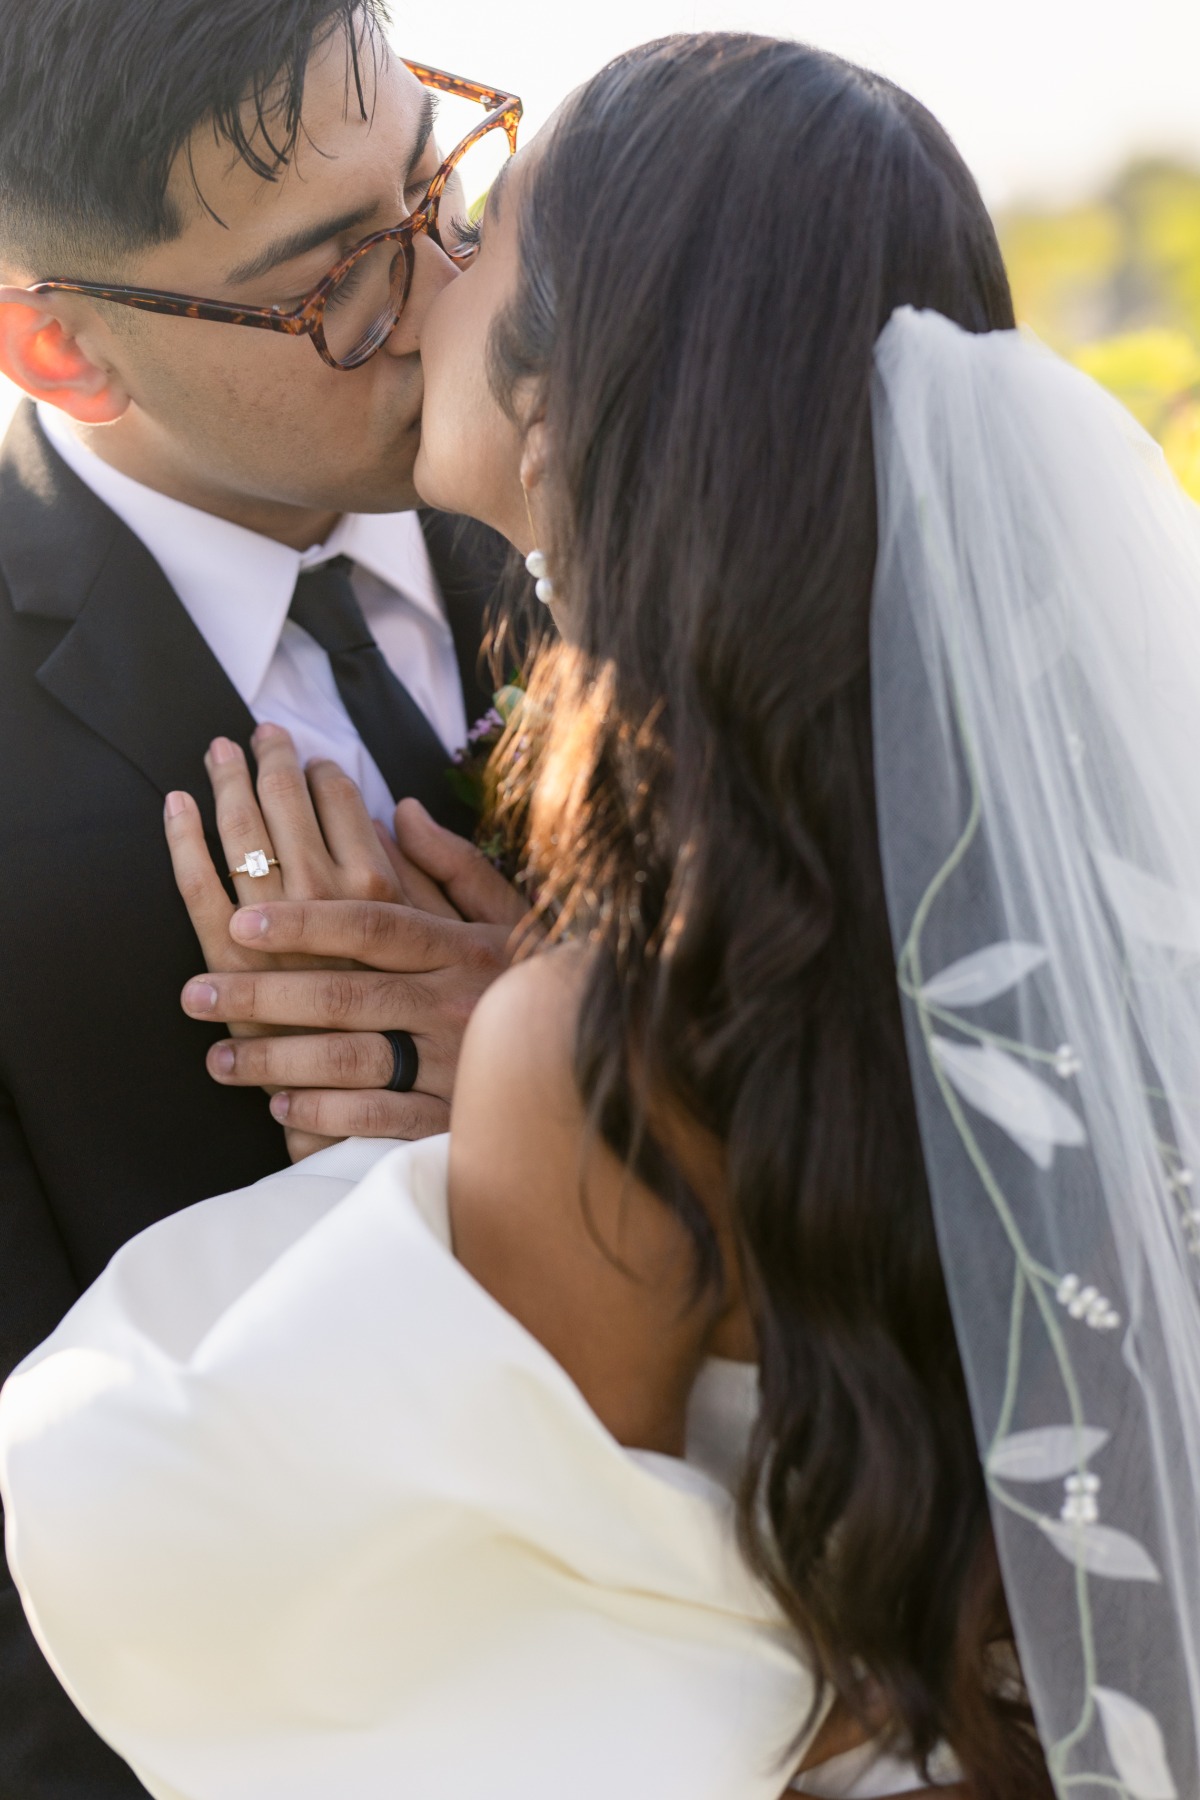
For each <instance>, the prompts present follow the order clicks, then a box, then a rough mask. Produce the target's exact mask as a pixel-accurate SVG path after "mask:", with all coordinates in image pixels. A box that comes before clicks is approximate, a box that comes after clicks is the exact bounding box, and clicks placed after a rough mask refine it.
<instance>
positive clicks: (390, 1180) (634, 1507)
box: [0, 1138, 918, 1800]
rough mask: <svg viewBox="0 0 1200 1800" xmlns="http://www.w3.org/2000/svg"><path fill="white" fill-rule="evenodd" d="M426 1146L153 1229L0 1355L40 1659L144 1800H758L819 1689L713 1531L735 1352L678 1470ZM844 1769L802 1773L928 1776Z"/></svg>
mask: <svg viewBox="0 0 1200 1800" xmlns="http://www.w3.org/2000/svg"><path fill="white" fill-rule="evenodd" d="M448 1141H449V1140H448V1139H444V1138H442V1139H434V1140H430V1141H427V1142H425V1143H420V1144H414V1145H406V1146H403V1147H401V1148H399V1149H396V1148H393V1147H391V1146H388V1145H380V1144H368V1143H365V1142H351V1143H348V1144H343V1145H339V1146H337V1147H336V1148H334V1149H332V1150H329V1151H326V1152H324V1153H323V1154H321V1155H320V1156H317V1157H314V1158H312V1159H311V1160H310V1161H308V1162H305V1163H303V1164H301V1165H299V1166H298V1167H296V1168H294V1169H291V1170H288V1171H285V1172H284V1173H282V1174H280V1175H277V1176H272V1177H270V1178H268V1179H267V1180H265V1181H262V1182H260V1183H258V1185H257V1186H255V1187H252V1188H248V1189H245V1190H243V1191H242V1192H240V1193H234V1194H228V1195H224V1196H221V1197H220V1198H218V1199H215V1200H210V1201H206V1202H204V1203H203V1204H202V1205H199V1206H195V1207H192V1208H190V1209H189V1210H188V1211H186V1212H183V1213H180V1214H177V1215H176V1216H175V1217H173V1218H169V1219H167V1220H165V1221H163V1222H162V1223H161V1224H159V1225H156V1226H154V1227H153V1228H152V1229H151V1230H149V1231H147V1232H145V1233H143V1234H142V1235H141V1236H140V1237H138V1238H136V1239H135V1240H134V1241H133V1242H132V1243H130V1244H129V1245H127V1246H126V1247H125V1248H124V1249H123V1250H122V1251H121V1252H120V1253H119V1254H118V1255H117V1256H116V1257H115V1258H114V1260H113V1262H112V1263H111V1265H110V1266H109V1268H108V1270H107V1271H106V1273H105V1274H104V1275H103V1276H102V1277H101V1279H100V1280H99V1281H98V1282H97V1283H96V1284H95V1285H94V1286H93V1287H92V1289H91V1290H90V1291H89V1292H88V1293H87V1294H86V1295H85V1296H84V1298H83V1299H82V1300H81V1301H80V1302H79V1303H78V1304H77V1305H76V1307H75V1308H74V1309H73V1311H72V1312H71V1313H70V1314H69V1316H68V1317H67V1319H66V1320H65V1321H64V1322H63V1324H62V1325H61V1326H60V1327H59V1329H58V1330H57V1331H56V1332H55V1333H54V1335H53V1336H52V1337H51V1338H50V1339H49V1340H48V1341H47V1342H46V1343H45V1344H43V1345H42V1346H41V1348H40V1349H39V1350H38V1351H36V1352H35V1353H34V1355H33V1356H31V1357H30V1358H29V1359H28V1360H27V1361H26V1362H25V1363H24V1364H23V1365H22V1367H21V1368H20V1369H19V1370H18V1371H17V1373H16V1374H15V1375H14V1376H13V1377H12V1378H11V1380H10V1381H9V1383H8V1385H7V1386H6V1388H5V1390H4V1394H3V1397H2V1399H0V1475H2V1486H3V1494H4V1501H5V1507H6V1511H7V1521H8V1554H9V1560H10V1563H11V1566H12V1569H13V1572H14V1575H15V1578H16V1581H17V1584H18V1587H19V1589H20V1591H21V1596H22V1599H23V1601H24V1604H25V1608H26V1611H27V1613H28V1615H29V1617H30V1620H31V1622H32V1624H33V1627H34V1630H35V1632H36V1633H37V1636H38V1639H39V1641H40V1643H41V1645H42V1647H43V1649H44V1650H45V1652H46V1654H47V1655H48V1657H49V1659H50V1661H51V1663H52V1664H53V1666H54V1668H55V1670H56V1672H57V1674H58V1676H59V1678H60V1680H61V1681H62V1682H63V1684H64V1686H65V1687H66V1688H67V1690H68V1692H69V1693H70V1694H71V1696H72V1698H73V1699H74V1701H75V1702H76V1704H77V1705H78V1706H79V1708H80V1710H81V1711H82V1712H83V1713H84V1714H85V1715H86V1717H87V1718H88V1719H89V1720H90V1721H91V1723H92V1724H93V1725H94V1726H95V1727H96V1729H97V1730H98V1731H99V1732H100V1733H101V1735H102V1736H104V1737H105V1738H106V1739H107V1740H108V1741H109V1742H110V1743H111V1744H113V1745H114V1746H115V1748H116V1749H117V1750H119V1751H120V1753H121V1754H122V1755H123V1756H124V1757H126V1758H127V1760H128V1761H129V1762H130V1763H131V1764H132V1766H133V1768H134V1769H135V1770H136V1772H137V1774H138V1775H139V1777H140V1779H141V1780H142V1781H143V1783H144V1784H145V1786H146V1787H147V1788H148V1789H149V1791H150V1793H151V1794H152V1795H154V1796H155V1797H156V1800H399V1797H403V1800H484V1797H485V1796H486V1800H643V1797H644V1800H779V1796H780V1794H781V1793H782V1791H783V1790H784V1788H785V1787H786V1784H787V1779H788V1775H787V1771H788V1768H789V1767H794V1766H795V1760H796V1759H795V1758H794V1757H792V1758H791V1759H790V1760H789V1759H788V1758H787V1757H786V1754H785V1753H786V1750H787V1746H788V1744H789V1743H790V1741H791V1740H792V1738H793V1736H794V1733H795V1731H796V1729H797V1726H798V1725H799V1723H800V1722H801V1721H802V1720H803V1718H804V1715H805V1710H806V1708H807V1705H808V1702H809V1698H810V1696H811V1691H812V1690H811V1681H810V1677H809V1675H808V1673H807V1671H806V1670H805V1668H804V1667H803V1666H802V1665H801V1663H800V1662H799V1661H798V1660H797V1658H796V1656H795V1654H794V1652H793V1649H792V1646H791V1643H790V1640H789V1637H788V1634H787V1632H786V1631H785V1629H784V1627H783V1624H782V1622H781V1620H780V1618H779V1616H778V1614H777V1613H776V1611H775V1609H774V1608H773V1606H772V1604H771V1603H770V1601H769V1600H768V1599H767V1597H766V1596H765V1595H764V1593H763V1591H762V1590H761V1588H760V1587H759V1586H758V1585H757V1584H756V1583H755V1582H754V1581H753V1580H752V1579H751V1577H750V1576H749V1574H748V1572H747V1571H746V1569H745V1567H744V1566H743V1564H742V1562H741V1560H740V1558H739V1556H738V1553H737V1550H736V1547H735V1543H734V1536H733V1529H732V1502H731V1498H730V1493H729V1484H730V1483H731V1482H732V1480H733V1479H734V1477H735V1474H736V1470H737V1466H738V1463H739V1460H740V1456H741V1454H742V1451H743V1449H744V1445H745V1440H746V1435H747V1432H748V1430H749V1426H750V1424H751V1421H752V1417H753V1409H754V1382H753V1372H752V1371H751V1370H749V1369H747V1368H745V1367H744V1366H740V1365H735V1364H729V1363H714V1364H711V1365H710V1366H709V1367H708V1368H707V1369H706V1371H705V1372H704V1374H703V1376H702V1378H701V1381H700V1382H699V1384H698V1387H697V1391H696V1395H695V1400H694V1404H693V1409H692V1416H691V1420H690V1436H689V1446H688V1459H687V1460H686V1461H682V1460H677V1459H674V1458H670V1457H665V1456H658V1455H652V1454H644V1453H630V1452H627V1451H625V1450H623V1449H621V1447H620V1446H619V1445H618V1444H616V1443H615V1441H614V1440H613V1439H612V1438H611V1437H610V1436H609V1435H608V1433H607V1432H606V1431H605V1430H604V1429H603V1427H602V1426H601V1425H600V1424H599V1422H598V1421H597V1419H596V1418H595V1416H594V1415H593V1414H592V1413H591V1412H590V1411H589V1409H588V1407H587V1406H586V1405H585V1403H584V1401H583V1399H582V1397H581V1396H580V1394H579V1392H578V1391H577V1390H576V1388H575V1387H574V1386H573V1385H572V1383H571V1382H570V1381H569V1380H568V1378H567V1377H566V1375H565V1374H564V1373H563V1371H562V1369H561V1368H560V1367H559V1366H558V1364H557V1363H555V1362H554V1361H553V1360H552V1358H551V1357H550V1356H549V1355H548V1354H547V1353H546V1352H545V1351H544V1350H543V1349H542V1347H541V1346H540V1345H539V1344H538V1343H537V1342H536V1341H535V1340H534V1339H533V1338H531V1337H530V1336H529V1335H528V1333H527V1332H525V1331H524V1330H523V1328H522V1327H521V1326H520V1325H519V1324H517V1322H516V1321H515V1320H514V1319H513V1318H512V1317H510V1315H509V1314H507V1313H506V1312H504V1311H503V1309H502V1308H501V1307H499V1306H498V1305H497V1304H496V1303H495V1302H494V1301H493V1300H492V1299H491V1297H490V1296H489V1295H488V1294H487V1293H486V1292H484V1290H483V1289H482V1288H480V1287H479V1286H478V1285H477V1283H476V1282H475V1281H474V1280H473V1279H472V1278H471V1277H470V1276H469V1275H468V1274H467V1272H466V1271H465V1270H464V1269H463V1268H462V1266H461V1265H460V1264H459V1263H457V1262H456V1261H455V1259H454V1256H453V1254H452V1251H451V1248H450V1233H449V1221H448V1210H447V1201H446V1166H447V1145H448ZM862 1761H863V1759H862V1758H861V1757H860V1758H851V1759H846V1758H842V1759H839V1761H838V1762H837V1763H830V1764H826V1765H824V1767H823V1769H822V1770H820V1771H818V1772H813V1774H811V1775H810V1776H808V1777H806V1783H807V1785H806V1786H804V1787H803V1788H801V1789H800V1790H799V1791H802V1792H808V1793H820V1794H831V1795H846V1796H849V1795H855V1796H859V1797H861V1800H865V1796H868V1795H878V1794H892V1793H896V1792H899V1791H901V1790H903V1789H908V1788H911V1787H913V1786H916V1785H918V1783H917V1779H916V1777H915V1775H914V1773H913V1771H912V1770H911V1769H908V1770H905V1769H903V1768H900V1767H899V1766H898V1765H896V1764H895V1763H891V1762H890V1761H889V1762H888V1763H886V1764H885V1763H883V1762H878V1763H876V1764H875V1765H874V1766H873V1767H872V1768H870V1769H867V1770H866V1771H865V1772H864V1770H863V1767H862ZM839 1784H840V1785H839Z"/></svg>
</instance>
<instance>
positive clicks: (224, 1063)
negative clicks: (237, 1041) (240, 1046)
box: [209, 1044, 237, 1075]
mask: <svg viewBox="0 0 1200 1800" xmlns="http://www.w3.org/2000/svg"><path fill="white" fill-rule="evenodd" d="M236 1061H237V1057H236V1056H235V1055H234V1053H233V1046H232V1045H231V1044H218V1045H217V1046H216V1048H215V1050H211V1051H210V1052H209V1063H210V1066H211V1067H212V1069H213V1070H214V1072H215V1073H216V1074H218V1075H232V1074H233V1065H234V1063H235V1062H236Z"/></svg>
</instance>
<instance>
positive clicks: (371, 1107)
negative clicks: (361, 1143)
mask: <svg viewBox="0 0 1200 1800" xmlns="http://www.w3.org/2000/svg"><path fill="white" fill-rule="evenodd" d="M350 1121H351V1130H352V1132H353V1134H354V1136H356V1137H390V1136H391V1135H392V1133H393V1131H394V1129H395V1124H396V1121H395V1118H394V1116H393V1109H392V1107H391V1105H390V1104H389V1100H388V1097H387V1096H386V1095H383V1094H372V1093H362V1094H359V1095H357V1096H356V1097H355V1099H354V1101H353V1102H352V1104H351V1107H350Z"/></svg>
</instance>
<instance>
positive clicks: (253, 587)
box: [38, 403, 445, 706]
mask: <svg viewBox="0 0 1200 1800" xmlns="http://www.w3.org/2000/svg"><path fill="white" fill-rule="evenodd" d="M38 420H39V422H40V424H41V426H42V429H43V430H44V431H45V433H46V436H47V437H48V438H49V439H50V442H51V443H52V444H53V446H54V448H55V450H56V451H57V452H58V454H59V455H60V456H61V457H62V459H63V461H64V462H65V463H66V464H67V466H68V468H70V469H71V470H72V471H73V473H74V474H76V475H78V477H79V479H80V480H81V481H83V482H85V483H86V485H87V486H88V487H89V488H91V490H92V492H93V493H94V494H95V495H96V496H97V497H98V498H99V499H100V500H102V501H103V502H104V503H105V505H106V506H108V507H109V508H110V509H111V510H112V511H113V512H114V513H116V515H117V517H118V518H119V519H120V520H121V521H122V522H123V523H124V524H125V525H127V526H128V527H129V529H130V530H131V531H132V532H133V533H134V535H135V536H136V537H138V538H140V539H141V541H142V543H143V544H144V545H145V546H146V549H147V550H148V551H149V552H150V554H151V556H153V558H154V560H155V561H156V562H157V564H158V566H159V567H160V569H161V570H162V572H163V574H164V575H165V576H166V578H167V580H168V581H169V582H170V584H171V586H172V587H173V588H174V590H175V592H176V594H177V595H178V596H179V599H180V601H181V603H182V605H183V607H184V609H185V611H186V612H187V613H188V615H189V617H190V618H191V620H192V622H193V624H194V625H195V626H196V628H197V630H198V631H199V632H200V634H201V636H202V637H203V638H204V640H205V642H206V643H207V645H208V647H209V649H210V650H211V651H212V653H213V655H214V656H215V657H216V658H217V661H218V662H219V663H220V664H221V666H222V668H223V669H224V670H225V673H226V675H227V676H228V677H229V680H230V682H231V683H232V684H233V687H234V688H235V689H236V691H237V693H238V694H239V695H240V696H241V698H242V700H243V701H244V702H245V704H246V705H247V706H251V705H252V703H253V700H254V696H255V695H256V694H257V693H258V690H259V688H260V687H261V686H262V684H263V681H264V679H265V678H266V674H267V670H268V669H269V667H270V665H271V661H272V658H273V657H274V655H275V651H276V647H277V645H278V643H279V637H280V633H281V632H282V630H283V627H284V625H285V624H286V622H287V615H288V608H289V607H290V606H291V603H292V595H293V593H294V592H295V588H296V580H297V577H298V576H299V574H300V572H301V570H302V569H310V568H315V567H316V566H317V565H318V564H320V563H323V562H327V561H328V560H329V558H330V557H332V556H348V557H350V558H351V560H352V561H353V562H355V563H357V564H360V565H361V566H362V567H363V568H365V569H368V570H369V571H370V573H371V574H372V575H374V576H375V577H376V578H377V579H378V580H379V581H381V582H383V583H384V584H385V585H386V586H387V587H389V588H393V589H398V590H400V591H401V592H403V594H404V595H405V597H406V598H408V599H409V600H410V601H411V602H412V603H413V605H414V606H416V607H417V608H418V609H419V610H420V611H421V612H424V613H427V614H429V615H431V616H432V617H433V618H435V619H437V620H438V622H439V623H441V624H442V625H443V627H444V625H445V614H444V611H443V608H442V605H441V601H440V598H439V595H438V592H437V587H436V584H435V582H434V579H433V574H432V570H431V569H430V566H429V559H428V556H427V554H426V552H425V540H424V537H423V534H422V532H421V528H420V522H419V520H418V518H417V515H416V514H415V513H378V514H369V513H347V514H346V515H345V516H344V517H343V518H341V519H340V520H339V521H338V523H337V525H336V526H335V527H334V529H333V531H332V532H331V533H330V535H329V538H328V539H327V541H326V542H325V543H324V544H318V545H314V546H313V547H312V548H311V549H309V550H305V551H303V552H301V551H299V550H292V549H289V548H288V546H287V545H286V544H279V543H276V542H275V540H274V539H273V538H266V537H261V536H260V535H259V534H258V533H257V532H255V531H247V530H246V529H245V527H244V526H241V525H234V524H231V523H230V521H229V520H228V519H220V518H217V517H216V516H215V514H213V513H207V512H202V511H201V510H200V509H199V508H198V507H194V506H188V505H186V504H185V503H184V502H183V501H182V500H173V499H171V498H170V497H169V496H168V495H166V494H160V493H158V492H157V491H156V490H155V489H154V488H148V487H146V486H144V485H143V483H142V482H140V481H134V480H133V479H132V478H131V477H130V476H128V475H123V474H122V473H121V471H120V470H119V469H114V468H113V467H112V466H111V465H110V464H109V463H106V462H105V461H104V460H103V459H102V458H101V457H99V456H97V455H96V453H95V451H94V450H91V449H89V448H88V446H87V445H86V444H83V443H81V442H80V440H79V438H77V437H76V435H75V433H74V432H73V431H72V430H71V427H70V425H69V423H68V422H67V419H66V416H65V415H64V414H63V413H61V412H60V411H59V410H58V408H57V407H53V406H47V405H46V404H45V403H42V404H40V405H39V406H38Z"/></svg>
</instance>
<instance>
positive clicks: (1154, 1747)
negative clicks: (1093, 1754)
mask: <svg viewBox="0 0 1200 1800" xmlns="http://www.w3.org/2000/svg"><path fill="white" fill-rule="evenodd" d="M1092 1695H1093V1697H1094V1699H1095V1702H1096V1706H1097V1708H1098V1710H1099V1713H1100V1723H1101V1724H1102V1725H1103V1727H1104V1741H1105V1743H1106V1744H1107V1745H1108V1754H1109V1755H1110V1756H1111V1757H1112V1761H1113V1768H1114V1769H1115V1770H1116V1771H1117V1775H1118V1776H1119V1777H1120V1780H1121V1783H1122V1785H1123V1786H1124V1787H1127V1788H1128V1789H1129V1792H1130V1793H1131V1794H1132V1795H1133V1796H1134V1800H1178V1791H1177V1789H1176V1787H1175V1783H1174V1781H1173V1780H1172V1779H1171V1771H1170V1769H1169V1768H1168V1766H1167V1751H1166V1746H1165V1745H1164V1743H1163V1734H1162V1729H1161V1727H1160V1725H1159V1723H1158V1720H1157V1719H1156V1718H1155V1717H1154V1714H1153V1713H1150V1712H1147V1711H1146V1708H1145V1707H1144V1706H1139V1705H1138V1703H1137V1701H1136V1700H1131V1699H1130V1698H1129V1695H1128V1694H1119V1693H1118V1692H1117V1690H1116V1689H1115V1688H1103V1687H1094V1688H1093V1689H1092Z"/></svg>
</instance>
